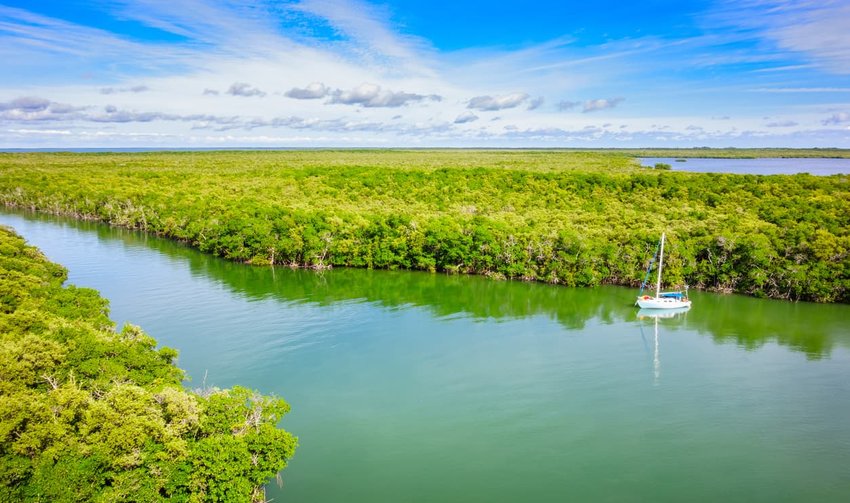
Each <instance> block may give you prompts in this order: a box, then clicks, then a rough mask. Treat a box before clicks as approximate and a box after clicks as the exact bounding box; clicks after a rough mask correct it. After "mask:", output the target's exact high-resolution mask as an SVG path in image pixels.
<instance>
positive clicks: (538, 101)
mask: <svg viewBox="0 0 850 503" xmlns="http://www.w3.org/2000/svg"><path fill="white" fill-rule="evenodd" d="M545 101H546V98H544V97H543V96H538V97H536V98H534V99H532V100H531V101H530V102H529V103H528V108H527V110H537V109H538V108H540V107H541V106H543V103H544V102H545Z"/></svg>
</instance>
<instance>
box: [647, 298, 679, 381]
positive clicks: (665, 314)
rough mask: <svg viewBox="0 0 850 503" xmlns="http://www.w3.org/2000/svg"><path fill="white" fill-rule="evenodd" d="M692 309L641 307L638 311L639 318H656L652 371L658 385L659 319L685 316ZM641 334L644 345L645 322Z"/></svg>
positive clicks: (659, 367)
mask: <svg viewBox="0 0 850 503" xmlns="http://www.w3.org/2000/svg"><path fill="white" fill-rule="evenodd" d="M690 310H691V307H690V306H688V307H680V308H677V309H640V310H638V312H637V318H638V320H641V321H643V320H645V319H648V318H651V319H653V320H654V332H655V344H654V346H655V349H654V351H653V356H652V372H653V376H654V378H655V379H654V382H653V384H655V385H658V383H659V382H660V380H661V356H660V353H659V350H658V320H659V319H661V318H667V319H669V318H676V317H679V316H681V317H684V316H685V313H687V312H688V311H690ZM639 326H640V336H641V338H643V342H644V345H646V336H645V335H644V333H643V323H641V324H640V325H639Z"/></svg>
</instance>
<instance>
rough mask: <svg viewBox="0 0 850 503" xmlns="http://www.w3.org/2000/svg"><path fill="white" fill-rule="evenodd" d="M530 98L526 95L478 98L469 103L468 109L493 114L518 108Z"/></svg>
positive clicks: (516, 94) (515, 94) (514, 94)
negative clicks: (495, 111)
mask: <svg viewBox="0 0 850 503" xmlns="http://www.w3.org/2000/svg"><path fill="white" fill-rule="evenodd" d="M528 98H529V97H528V94H526V93H513V94H506V95H504V96H486V95H485V96H476V97H474V98H472V99H470V100H469V101H468V102H467V105H466V108H471V109H473V110H481V111H484V112H492V111H494V110H504V109H506V108H515V107H518V106H520V105H522V104H523V103H525V102H526V101H528Z"/></svg>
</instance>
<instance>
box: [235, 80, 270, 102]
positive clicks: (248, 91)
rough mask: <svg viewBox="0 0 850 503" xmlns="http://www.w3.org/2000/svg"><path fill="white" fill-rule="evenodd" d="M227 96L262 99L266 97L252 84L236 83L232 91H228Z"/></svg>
mask: <svg viewBox="0 0 850 503" xmlns="http://www.w3.org/2000/svg"><path fill="white" fill-rule="evenodd" d="M227 94H229V95H231V96H245V97H251V96H258V97H260V98H262V97H263V96H265V95H266V93H264V92H263V91H261V90H259V89H257V88H256V87H252V86H251V84H246V83H245V82H234V83H233V84H232V85H231V86H230V89H228V90H227Z"/></svg>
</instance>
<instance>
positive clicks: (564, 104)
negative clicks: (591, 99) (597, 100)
mask: <svg viewBox="0 0 850 503" xmlns="http://www.w3.org/2000/svg"><path fill="white" fill-rule="evenodd" d="M579 105H581V103H579V102H578V101H559V102H558V111H559V112H565V111H567V110H572V109H573V108H575V107H577V106H579Z"/></svg>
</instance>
